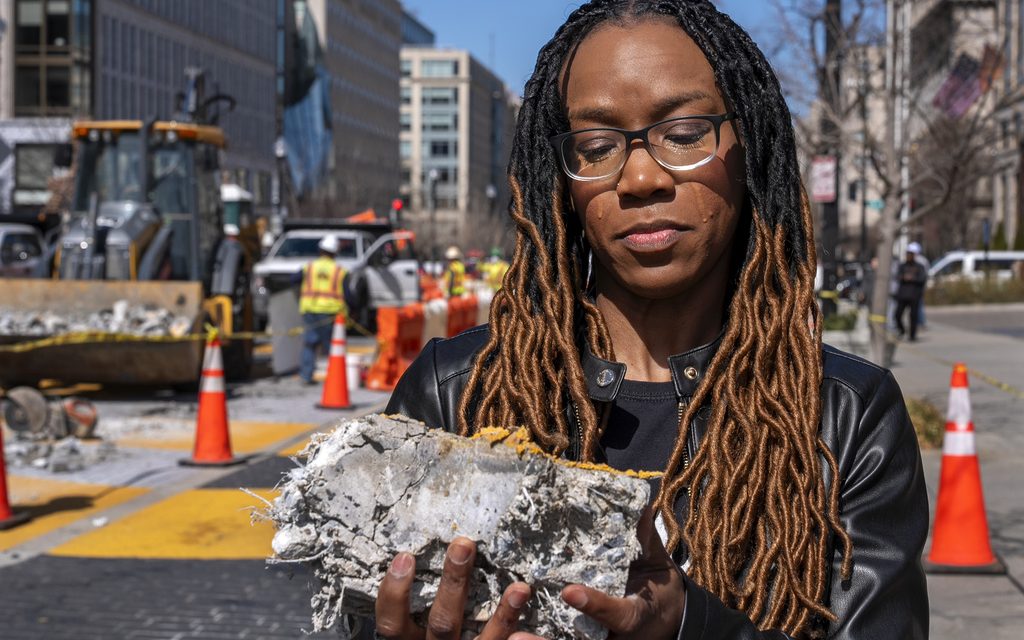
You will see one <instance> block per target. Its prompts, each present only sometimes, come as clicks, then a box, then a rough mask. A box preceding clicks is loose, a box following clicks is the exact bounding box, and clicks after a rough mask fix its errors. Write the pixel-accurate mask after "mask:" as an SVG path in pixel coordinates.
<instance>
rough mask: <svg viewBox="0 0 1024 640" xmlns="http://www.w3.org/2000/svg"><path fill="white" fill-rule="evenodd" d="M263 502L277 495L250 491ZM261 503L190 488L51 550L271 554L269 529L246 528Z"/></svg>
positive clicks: (226, 556)
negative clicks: (253, 511) (254, 510)
mask: <svg viewBox="0 0 1024 640" xmlns="http://www.w3.org/2000/svg"><path fill="white" fill-rule="evenodd" d="M254 493H256V494H257V495H259V496H260V497H262V498H265V499H266V500H273V499H274V498H275V497H276V495H277V492H275V491H273V490H270V489H260V490H256V491H254ZM265 506H266V505H265V504H263V503H262V502H261V501H260V500H259V499H258V498H255V497H253V496H251V495H248V494H246V493H244V492H242V491H240V490H238V489H196V490H194V491H186V492H184V493H181V494H178V495H176V496H173V497H171V498H168V499H167V500H164V501H162V502H158V503H157V504H154V505H152V506H150V507H147V508H145V509H142V510H141V511H137V512H136V513H133V514H131V515H129V516H127V517H125V518H122V519H120V520H118V521H116V522H113V523H111V524H109V525H107V526H106V527H103V528H102V529H98V530H96V531H92V532H90V533H88V534H86V535H83V536H80V537H78V538H76V539H74V540H72V541H71V542H68V543H66V544H64V545H61V546H59V547H57V548H56V549H53V550H52V551H51V553H52V554H53V555H58V556H85V557H92V558H171V559H174V558H179V559H180V558H196V559H203V560H237V559H245V558H266V557H267V556H269V555H270V554H271V548H270V540H271V539H272V538H273V536H274V527H273V525H272V524H271V523H270V522H268V521H260V522H257V523H256V524H250V514H251V513H252V510H253V509H254V508H257V509H262V508H264V507H265Z"/></svg>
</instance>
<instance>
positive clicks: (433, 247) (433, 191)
mask: <svg viewBox="0 0 1024 640" xmlns="http://www.w3.org/2000/svg"><path fill="white" fill-rule="evenodd" d="M437 178H438V171H437V169H431V170H430V171H428V172H427V208H428V210H429V211H430V260H431V262H437Z"/></svg>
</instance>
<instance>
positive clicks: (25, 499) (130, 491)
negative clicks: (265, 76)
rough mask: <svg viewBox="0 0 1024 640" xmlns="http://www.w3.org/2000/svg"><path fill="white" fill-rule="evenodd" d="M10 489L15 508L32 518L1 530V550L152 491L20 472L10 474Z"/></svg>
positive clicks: (8, 481)
mask: <svg viewBox="0 0 1024 640" xmlns="http://www.w3.org/2000/svg"><path fill="white" fill-rule="evenodd" d="M7 490H8V491H7V493H8V498H9V499H10V503H11V506H12V508H13V509H14V510H15V512H18V511H28V512H29V513H30V514H31V515H32V520H30V521H29V522H27V523H26V524H23V525H21V526H18V527H15V528H14V529H8V530H7V531H0V551H2V550H5V549H10V548H11V547H14V546H15V545H19V544H21V543H23V542H25V541H27V540H31V539H32V538H35V537H37V536H41V535H43V534H45V533H49V532H51V531H54V530H56V529H59V528H60V527H63V526H64V525H67V524H70V523H72V522H74V521H76V520H79V519H81V518H86V517H89V516H90V515H91V514H93V513H96V512H97V511H101V510H103V509H106V508H107V507H112V506H114V505H116V504H120V503H122V502H125V501H127V500H131V499H132V498H135V497H136V496H140V495H142V494H144V493H146V492H147V491H149V490H148V489H143V488H140V487H110V486H105V485H101V484H81V483H78V482H61V481H58V480H50V479H48V478H28V477H25V476H17V475H9V476H7Z"/></svg>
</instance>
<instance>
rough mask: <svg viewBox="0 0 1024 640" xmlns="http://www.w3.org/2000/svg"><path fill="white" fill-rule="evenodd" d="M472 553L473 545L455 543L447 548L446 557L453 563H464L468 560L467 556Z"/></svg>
mask: <svg viewBox="0 0 1024 640" xmlns="http://www.w3.org/2000/svg"><path fill="white" fill-rule="evenodd" d="M472 553H473V547H471V546H469V545H468V544H465V543H462V544H459V543H456V544H453V545H452V546H450V547H449V548H448V557H449V558H451V559H452V562H454V563H455V564H466V563H467V562H469V556H470V555H472Z"/></svg>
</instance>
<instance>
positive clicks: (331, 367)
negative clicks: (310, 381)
mask: <svg viewBox="0 0 1024 640" xmlns="http://www.w3.org/2000/svg"><path fill="white" fill-rule="evenodd" d="M347 344H348V341H347V339H346V337H345V314H344V313H339V314H338V315H336V316H334V330H333V332H332V334H331V351H330V355H329V356H328V357H327V379H326V380H324V388H323V393H322V394H321V395H320V402H319V403H318V404H317V405H316V406H318V407H320V408H321V409H350V408H351V407H352V405H351V404H350V403H349V400H348V366H347V364H346V363H345V355H346V353H347Z"/></svg>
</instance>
